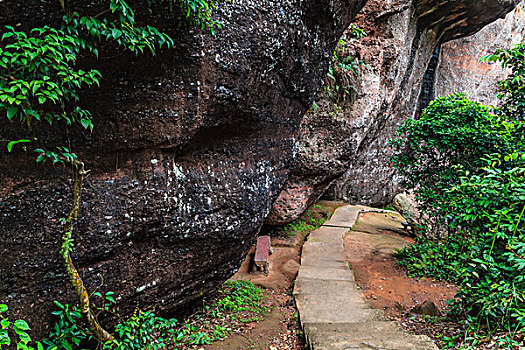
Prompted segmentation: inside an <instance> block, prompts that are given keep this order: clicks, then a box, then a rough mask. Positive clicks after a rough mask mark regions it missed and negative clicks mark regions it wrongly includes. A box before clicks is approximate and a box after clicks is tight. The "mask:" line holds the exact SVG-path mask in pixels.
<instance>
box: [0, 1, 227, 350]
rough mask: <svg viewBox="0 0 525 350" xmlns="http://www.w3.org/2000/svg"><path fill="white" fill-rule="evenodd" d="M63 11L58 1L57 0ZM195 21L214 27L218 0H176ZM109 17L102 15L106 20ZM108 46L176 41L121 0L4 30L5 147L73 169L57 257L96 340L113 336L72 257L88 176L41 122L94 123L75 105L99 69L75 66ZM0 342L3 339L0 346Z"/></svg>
mask: <svg viewBox="0 0 525 350" xmlns="http://www.w3.org/2000/svg"><path fill="white" fill-rule="evenodd" d="M59 2H60V4H61V6H62V8H65V6H64V5H65V4H64V1H63V0H59ZM176 4H177V5H178V6H180V9H181V10H182V11H183V12H184V13H185V14H186V17H188V18H190V22H191V23H192V24H199V25H201V26H202V28H206V29H210V28H215V27H217V26H218V24H217V22H214V21H213V20H212V18H211V11H212V9H214V8H215V6H216V5H215V2H206V1H203V0H183V1H178V2H176ZM106 17H107V18H106ZM104 42H107V43H112V44H113V45H116V46H118V47H119V48H121V49H123V50H127V51H130V52H132V53H134V54H137V55H138V54H142V53H144V52H145V51H146V52H149V53H150V54H151V55H155V53H156V51H157V50H158V49H159V48H161V47H162V46H166V47H168V48H171V47H172V46H173V40H172V39H171V38H170V37H169V36H168V35H167V34H166V33H162V32H160V31H159V30H158V29H156V28H154V27H151V26H148V25H146V26H137V25H136V24H135V14H134V12H133V10H132V9H131V8H130V7H129V6H128V4H127V3H126V2H124V1H123V0H110V1H109V9H108V10H106V11H104V12H102V13H100V14H99V15H96V16H94V17H85V16H81V15H79V14H78V13H76V12H72V13H66V14H65V15H64V17H63V22H62V24H61V26H60V27H59V28H53V27H49V26H45V27H41V28H34V29H32V30H31V31H29V32H24V31H19V30H17V29H15V28H13V27H10V26H7V27H5V30H4V33H3V35H2V36H1V42H0V115H3V116H5V117H6V118H7V119H8V120H9V121H10V122H11V124H12V125H13V126H15V127H16V128H17V129H18V131H17V133H18V135H23V136H22V137H21V138H17V139H13V140H0V141H3V142H5V143H6V144H7V151H8V152H11V151H12V150H13V149H14V148H16V147H20V146H22V147H23V148H24V149H25V150H29V151H31V152H34V153H35V155H36V162H37V163H43V162H46V161H51V162H52V163H53V164H61V165H64V166H67V167H70V168H71V171H72V173H73V180H74V184H73V189H72V192H73V204H72V208H71V211H70V213H69V215H68V217H67V218H66V219H65V220H64V229H63V233H62V244H61V249H60V255H61V257H62V259H63V263H64V267H65V269H66V271H67V274H68V276H69V278H70V280H71V283H72V285H73V287H74V288H75V291H76V293H77V295H78V298H79V310H80V312H81V314H82V316H83V318H85V319H86V320H87V324H88V329H89V331H90V332H91V333H92V335H93V336H94V337H95V338H97V339H98V340H99V341H101V342H106V341H108V340H111V339H112V336H111V335H110V334H109V333H108V332H107V331H106V330H104V329H103V328H102V327H101V326H100V325H99V324H98V322H97V320H96V318H95V316H94V314H93V312H92V311H91V308H90V301H89V294H88V291H87V289H86V288H85V286H84V284H83V282H82V279H81V277H80V275H79V274H78V272H77V270H76V268H75V266H74V264H73V260H72V257H71V252H72V246H73V244H72V243H73V238H72V236H73V232H74V227H75V223H76V222H77V220H78V217H79V215H80V203H81V195H82V185H83V181H84V179H85V177H86V176H87V174H88V173H89V171H88V170H86V169H85V165H84V163H83V162H82V161H81V160H80V159H79V157H78V155H77V154H76V153H74V152H73V150H72V149H70V147H68V146H66V145H61V144H52V143H51V142H50V140H46V139H44V138H43V137H41V135H40V130H41V128H42V127H43V126H44V125H46V127H47V128H49V127H50V128H51V130H57V133H58V132H60V131H58V130H62V129H58V127H59V126H63V125H64V124H65V125H66V126H67V127H73V126H75V125H78V126H79V127H81V128H83V129H84V130H85V131H86V132H92V131H93V128H94V124H93V120H92V115H91V113H90V112H89V111H88V110H85V109H83V108H81V107H80V106H79V105H78V102H79V100H80V92H81V90H82V89H86V88H92V87H94V86H95V85H96V86H98V85H99V80H100V78H101V74H100V72H99V71H98V70H96V69H89V68H88V69H81V68H79V67H77V61H78V59H79V57H80V55H86V54H91V55H93V56H95V57H98V55H99V48H100V45H101V44H103V43H104ZM0 344H1V343H0Z"/></svg>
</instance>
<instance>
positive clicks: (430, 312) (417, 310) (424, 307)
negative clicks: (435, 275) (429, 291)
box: [410, 300, 441, 317]
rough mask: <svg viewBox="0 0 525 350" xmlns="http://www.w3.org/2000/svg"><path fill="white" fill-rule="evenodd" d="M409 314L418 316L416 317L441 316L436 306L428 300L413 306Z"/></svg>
mask: <svg viewBox="0 0 525 350" xmlns="http://www.w3.org/2000/svg"><path fill="white" fill-rule="evenodd" d="M410 313H412V314H418V315H427V316H436V317H439V316H441V311H439V309H438V307H437V306H436V304H434V303H433V302H431V301H430V300H425V301H424V302H423V303H421V304H419V305H416V306H414V307H413V308H412V309H411V310H410Z"/></svg>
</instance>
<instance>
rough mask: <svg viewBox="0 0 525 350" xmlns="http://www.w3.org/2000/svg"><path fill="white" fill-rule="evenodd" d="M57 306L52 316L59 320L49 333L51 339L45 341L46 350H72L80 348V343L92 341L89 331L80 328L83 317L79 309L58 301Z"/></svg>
mask: <svg viewBox="0 0 525 350" xmlns="http://www.w3.org/2000/svg"><path fill="white" fill-rule="evenodd" d="M55 305H56V306H57V310H56V311H53V312H52V314H53V315H55V316H57V317H58V320H57V322H56V323H55V325H54V326H53V329H52V330H51V332H50V333H49V337H48V338H47V339H44V340H43V343H44V345H46V350H57V349H66V350H71V349H73V347H78V346H79V345H80V343H82V342H84V341H86V340H88V339H91V336H89V335H88V331H87V330H85V329H83V328H81V327H79V326H78V322H80V319H81V317H82V316H81V314H80V310H79V309H78V307H76V306H70V305H68V304H65V305H63V304H61V303H59V302H58V301H56V300H55Z"/></svg>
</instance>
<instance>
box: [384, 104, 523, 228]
mask: <svg viewBox="0 0 525 350" xmlns="http://www.w3.org/2000/svg"><path fill="white" fill-rule="evenodd" d="M520 128H521V123H520V122H512V121H508V120H506V119H505V118H504V117H503V116H500V115H497V114H494V113H493V108H491V107H487V106H483V105H481V104H479V103H477V102H472V101H470V100H469V99H468V98H467V97H466V95H464V94H453V95H450V96H446V97H440V98H437V99H436V100H434V101H432V102H431V103H430V105H429V106H428V107H427V108H426V109H425V110H424V112H423V114H422V115H421V118H420V119H418V120H414V119H408V120H407V121H406V122H405V123H404V124H403V125H402V126H401V127H400V128H399V130H398V134H399V135H403V136H402V137H400V138H398V139H396V140H393V141H392V142H391V144H392V145H393V147H394V151H395V155H394V156H393V164H394V166H395V167H396V168H397V169H398V171H399V173H400V174H401V175H402V176H403V177H404V178H405V180H406V186H407V188H409V189H415V194H416V198H417V199H418V200H419V201H420V203H421V206H422V208H423V210H425V211H427V212H428V213H429V216H431V217H432V218H434V219H436V220H437V221H438V222H440V223H442V224H443V223H444V222H447V221H446V220H445V219H452V220H453V219H454V216H449V215H448V213H450V212H451V210H452V208H450V196H451V193H450V192H448V191H447V190H448V189H450V188H452V187H453V186H456V185H457V184H458V183H459V173H458V167H461V169H462V171H465V172H467V173H469V174H476V173H479V171H480V170H481V168H482V167H483V165H484V161H483V159H482V158H483V156H484V155H486V154H492V153H501V154H508V153H511V152H513V151H514V150H515V148H516V147H517V146H518V145H519V144H521V140H520V133H519V129H520Z"/></svg>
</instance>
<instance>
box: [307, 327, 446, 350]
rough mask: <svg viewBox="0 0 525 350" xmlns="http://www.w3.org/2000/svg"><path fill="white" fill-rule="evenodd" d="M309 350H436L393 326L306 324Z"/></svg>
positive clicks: (426, 341)
mask: <svg viewBox="0 0 525 350" xmlns="http://www.w3.org/2000/svg"><path fill="white" fill-rule="evenodd" d="M303 327H304V331H305V334H306V337H307V343H308V345H309V348H310V349H315V350H350V349H352V350H353V349H367V350H370V349H374V350H437V349H438V347H437V346H436V345H435V344H434V343H433V342H432V341H431V340H430V339H429V338H427V337H425V336H419V335H414V334H410V333H407V332H404V331H403V330H402V329H401V328H400V327H399V326H398V325H397V324H396V323H394V322H384V321H365V322H360V323H332V324H329V323H304V324H303Z"/></svg>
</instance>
